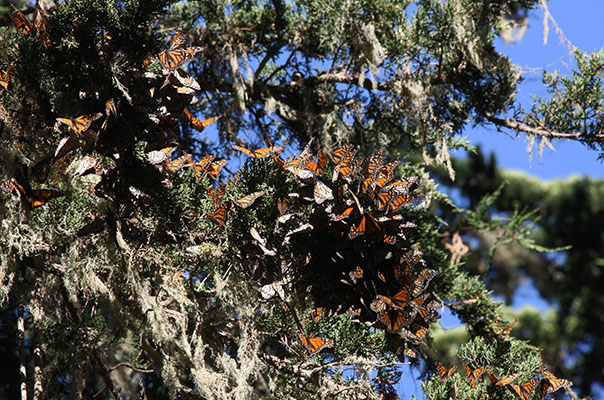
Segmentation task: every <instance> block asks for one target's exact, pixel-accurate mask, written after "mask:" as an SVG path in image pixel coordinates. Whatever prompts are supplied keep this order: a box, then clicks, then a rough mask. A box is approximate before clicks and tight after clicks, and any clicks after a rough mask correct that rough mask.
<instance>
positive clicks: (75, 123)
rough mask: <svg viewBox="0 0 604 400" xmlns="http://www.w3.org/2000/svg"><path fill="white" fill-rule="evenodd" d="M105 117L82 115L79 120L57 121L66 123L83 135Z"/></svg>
mask: <svg viewBox="0 0 604 400" xmlns="http://www.w3.org/2000/svg"><path fill="white" fill-rule="evenodd" d="M102 116H103V114H102V113H96V114H87V115H81V116H79V117H77V118H57V121H59V122H62V123H64V124H65V125H67V126H69V127H70V128H71V129H73V130H74V131H76V132H77V133H83V132H86V131H87V130H88V128H90V125H91V124H92V123H93V122H94V121H96V120H97V119H99V118H101V117H102Z"/></svg>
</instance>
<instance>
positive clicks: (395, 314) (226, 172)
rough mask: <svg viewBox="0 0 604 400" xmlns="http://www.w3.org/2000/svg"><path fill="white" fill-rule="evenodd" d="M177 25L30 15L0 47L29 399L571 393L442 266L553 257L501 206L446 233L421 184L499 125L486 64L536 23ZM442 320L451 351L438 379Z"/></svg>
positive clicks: (163, 11)
mask: <svg viewBox="0 0 604 400" xmlns="http://www.w3.org/2000/svg"><path fill="white" fill-rule="evenodd" d="M172 3H173V2H170V1H159V0H151V1H109V0H104V1H101V0H70V1H66V2H57V3H56V4H54V6H52V7H49V8H45V7H43V6H42V5H41V4H42V2H41V3H40V4H36V5H35V6H33V7H31V9H30V10H26V11H25V13H23V14H19V13H17V12H16V11H12V12H13V17H12V21H11V25H10V27H5V28H3V29H2V31H0V36H1V37H2V39H3V41H2V45H0V60H2V61H1V65H0V69H1V70H2V79H3V84H2V87H3V91H2V93H1V94H0V98H1V102H0V120H1V122H2V127H1V128H2V130H1V131H0V142H1V144H2V145H1V146H0V158H1V159H2V163H1V165H0V179H1V181H2V182H3V183H2V188H3V189H4V190H3V193H1V194H0V195H1V196H2V202H1V203H0V220H1V221H2V222H1V224H2V225H1V226H2V230H1V232H2V235H1V237H0V246H1V249H2V251H1V253H0V277H1V278H2V286H1V291H0V300H1V301H2V303H3V304H4V305H5V307H8V308H9V309H14V308H17V307H20V306H23V307H25V310H26V314H25V316H26V325H25V332H26V335H27V341H26V343H25V345H24V346H21V349H19V350H21V351H22V353H23V355H24V357H23V358H24V359H25V361H23V360H19V361H17V360H13V359H11V360H10V366H11V367H14V366H16V365H17V364H18V363H22V364H25V366H26V367H27V368H26V371H27V376H26V377H23V379H24V381H25V383H26V385H25V387H24V389H22V393H23V390H26V391H28V392H30V393H32V394H33V396H34V397H35V396H37V398H43V397H48V398H53V397H61V396H73V397H76V398H77V397H83V398H112V397H113V398H118V397H126V398H137V397H140V398H166V397H170V398H208V399H210V398H212V399H214V398H224V399H227V398H229V399H230V398H260V397H269V398H273V397H274V398H375V397H378V398H381V399H394V398H397V396H398V395H397V393H396V386H397V383H398V381H399V379H400V376H401V365H402V364H403V363H406V362H409V360H411V362H412V363H414V364H415V365H418V366H419V365H420V364H422V363H420V362H419V360H424V361H425V365H424V367H425V369H426V371H431V372H433V373H434V374H433V376H432V377H428V376H427V377H426V379H425V380H424V383H423V389H424V392H425V394H426V396H427V397H428V398H430V399H446V398H476V399H478V398H481V399H482V398H483V397H485V395H488V396H489V397H495V398H501V399H512V398H515V397H520V398H521V399H523V400H528V399H529V398H531V396H533V397H540V398H545V397H547V396H549V395H550V393H552V392H555V391H557V390H558V389H561V388H567V387H569V386H570V382H568V381H566V380H563V379H562V380H561V379H558V378H556V377H555V376H554V375H553V374H552V373H551V372H548V371H547V370H546V369H545V365H544V361H543V359H541V358H540V356H539V350H538V348H537V347H535V346H534V345H531V344H529V343H527V342H524V341H521V340H518V339H516V338H515V337H514V335H513V334H510V332H509V331H508V330H507V327H508V326H509V323H511V321H506V322H505V323H504V322H503V321H501V322H500V313H501V304H500V303H498V302H496V301H494V300H493V299H492V297H491V293H490V292H489V291H488V290H487V289H486V287H485V283H484V282H483V280H481V279H479V277H477V276H475V275H472V274H471V273H470V272H471V271H469V270H468V268H466V266H465V265H464V263H463V262H460V261H461V258H460V257H462V256H463V255H464V254H463V251H462V249H463V247H459V246H458V247H454V243H453V240H454V239H455V238H459V235H458V230H461V229H462V228H467V229H471V230H473V231H475V232H496V233H497V234H498V235H499V236H498V237H499V238H500V240H498V241H496V243H495V245H494V246H493V251H494V248H495V247H497V246H503V245H506V244H509V243H511V242H513V243H517V244H519V245H522V246H524V247H525V248H528V249H530V250H540V251H541V250H546V248H545V247H542V246H540V245H538V244H536V243H535V240H534V238H533V237H532V236H531V235H532V229H531V228H530V226H529V224H528V222H530V221H532V220H533V219H534V218H533V216H534V214H533V212H532V211H530V210H528V209H527V210H522V211H517V212H516V213H514V214H512V215H511V216H510V217H509V218H507V219H495V218H492V216H491V212H492V210H493V205H494V204H495V203H496V201H497V198H498V196H500V195H501V188H499V189H498V188H497V187H494V188H493V190H492V191H491V192H490V193H486V194H485V193H482V194H480V195H479V196H478V197H477V198H476V203H473V204H472V206H473V207H472V209H470V210H463V209H460V208H458V207H456V206H455V205H454V204H453V202H452V201H451V200H450V199H448V198H447V196H446V195H444V194H443V193H439V192H438V190H437V187H436V181H435V180H434V179H433V178H431V177H430V175H429V173H428V171H427V167H426V165H429V164H435V165H440V166H441V167H443V169H444V170H445V171H446V174H447V175H448V176H449V177H451V178H452V177H453V176H454V175H455V169H454V165H453V163H452V161H451V158H450V155H449V149H450V148H459V147H469V145H468V144H466V143H464V142H463V141H460V140H458V139H457V138H456V137H455V136H456V135H458V134H459V133H460V132H461V130H462V129H463V127H464V125H465V124H466V122H467V121H468V119H473V120H474V121H475V122H478V123H482V122H486V121H491V122H493V123H498V122H501V120H498V119H497V118H498V117H497V116H498V115H500V114H501V113H503V112H505V111H509V110H512V109H513V106H514V102H513V94H514V91H515V83H516V82H517V80H518V76H517V75H516V74H515V73H514V72H513V69H512V65H511V63H510V62H509V60H507V59H505V58H504V57H503V56H501V55H499V54H497V53H496V52H495V51H494V48H493V40H494V37H495V35H496V34H497V32H498V31H499V29H500V28H501V27H502V26H503V25H505V18H504V17H505V11H506V10H509V9H511V8H512V7H516V6H517V5H518V4H520V6H523V7H529V8H530V7H534V6H535V4H536V2H535V1H522V2H516V1H504V2H498V4H497V5H494V4H491V3H490V2H476V1H461V0H459V1H451V2H445V3H442V2H439V1H419V2H414V3H413V4H411V3H412V2H408V1H402V2H398V3H397V2H394V3H392V2H386V1H376V2H369V3H368V2H362V1H353V2H335V3H329V4H326V3H324V2H322V1H299V2H296V3H285V2H282V1H279V0H275V1H272V2H266V3H261V2H258V3H256V2H248V1H237V2H233V3H231V2H224V3H223V2H208V1H196V2H186V3H176V4H172ZM28 11H29V12H28ZM19 22H20V23H21V24H19ZM15 24H16V25H17V29H15ZM19 26H20V28H19ZM551 82H552V84H553V82H554V81H553V80H551ZM556 124H558V125H556V126H559V124H560V123H559V122H556ZM209 125H211V126H212V127H213V128H212V129H214V130H215V131H216V132H217V137H216V140H212V138H211V136H210V135H207V136H204V129H205V128H206V126H209ZM208 130H209V129H208ZM205 132H206V133H207V131H205ZM533 134H535V132H533ZM246 135H247V136H246ZM288 140H289V144H285V142H287V141H288ZM265 143H266V144H265ZM345 143H347V145H345ZM232 144H235V146H231V145H232ZM267 146H268V147H267ZM258 148H260V149H258ZM386 148H387V149H388V150H387V151H386V150H385V149H386ZM254 149H255V150H254ZM240 153H241V154H240ZM388 153H389V155H388ZM418 153H422V155H423V160H424V161H422V162H419V161H416V160H417V157H416V155H417V154H418ZM239 155H243V156H245V159H243V157H239ZM399 159H400V160H399ZM242 160H244V161H243V162H242V163H241V165H239V167H237V161H242ZM229 161H230V162H229ZM431 202H432V204H438V206H439V207H440V211H439V213H436V212H435V209H434V207H430V203H431ZM447 223H448V224H449V225H448V226H447ZM453 228H455V229H453ZM456 233H457V236H456V235H455V234H456ZM456 240H457V239H456ZM461 244H463V242H462V243H461ZM458 245H459V244H458ZM547 245H550V246H560V245H561V244H559V243H548V244H547ZM447 249H448V250H447ZM453 249H455V250H453ZM557 249H558V250H559V249H560V247H558V248H557ZM453 258H454V259H455V261H453ZM445 307H446V308H447V309H448V310H450V311H451V312H452V313H453V314H454V315H456V316H457V317H458V318H459V319H460V320H461V322H462V323H463V324H464V325H465V326H467V335H468V340H467V341H466V342H465V343H463V344H462V345H460V346H459V348H458V349H457V351H456V353H455V356H454V357H453V358H452V359H451V358H450V359H446V356H445V355H444V354H442V353H441V352H439V350H438V346H436V345H437V344H438V343H437V342H438V339H439V337H438V336H439V335H441V336H442V333H440V331H439V330H438V327H437V324H436V322H437V321H438V320H439V319H440V317H441V314H442V313H443V311H444V309H445ZM3 315H4V316H3V317H2V322H3V323H2V329H3V333H4V334H8V335H14V331H13V329H14V328H13V327H10V326H9V327H7V326H8V325H10V323H11V322H12V321H11V317H10V315H8V314H6V313H4V312H3ZM7 324H8V325H7ZM432 332H434V335H432ZM6 343H8V341H5V342H4V345H5V346H8V345H6ZM2 352H3V353H9V350H7V349H5V348H3V350H2ZM441 361H444V362H445V363H446V366H447V370H448V367H451V366H452V365H453V364H455V365H458V368H457V371H455V372H452V373H451V374H450V376H449V374H448V373H447V374H446V375H445V374H444V373H443V372H442V368H441V367H443V365H442V364H438V362H441ZM7 364H8V363H7ZM443 368H444V367H443ZM351 370H352V371H353V372H350V371H351ZM368 371H369V372H368ZM466 371H467V372H466ZM12 373H14V370H13V371H12ZM513 374H514V375H516V374H517V376H515V377H514V378H513V379H512V378H510V379H507V380H506V379H505V377H507V376H510V375H513ZM487 377H488V378H487ZM2 384H3V386H0V390H2V391H3V392H2V394H4V395H6V396H9V395H11V396H12V395H13V394H14V393H16V392H17V386H18V382H15V381H11V380H9V379H8V378H7V379H5V380H4V381H3V382H2ZM531 386H532V387H531Z"/></svg>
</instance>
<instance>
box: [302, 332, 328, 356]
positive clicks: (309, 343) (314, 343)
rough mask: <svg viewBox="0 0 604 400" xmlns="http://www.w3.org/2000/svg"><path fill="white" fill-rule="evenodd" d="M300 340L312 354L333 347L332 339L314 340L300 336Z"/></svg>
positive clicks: (317, 338)
mask: <svg viewBox="0 0 604 400" xmlns="http://www.w3.org/2000/svg"><path fill="white" fill-rule="evenodd" d="M300 340H301V341H302V344H303V345H304V347H306V350H308V351H309V353H311V354H315V353H318V352H320V351H321V350H323V349H325V348H327V347H333V340H331V339H325V338H319V337H316V338H312V337H306V336H304V335H300Z"/></svg>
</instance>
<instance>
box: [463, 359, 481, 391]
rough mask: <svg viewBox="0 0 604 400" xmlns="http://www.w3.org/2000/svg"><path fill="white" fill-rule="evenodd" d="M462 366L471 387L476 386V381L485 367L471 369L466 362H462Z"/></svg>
mask: <svg viewBox="0 0 604 400" xmlns="http://www.w3.org/2000/svg"><path fill="white" fill-rule="evenodd" d="M463 367H464V368H465V370H466V374H467V375H468V382H470V386H471V387H472V389H473V388H475V387H476V381H477V380H478V378H480V376H481V375H482V374H484V372H485V371H486V367H480V368H476V369H475V370H472V369H471V368H470V366H469V365H468V364H464V365H463Z"/></svg>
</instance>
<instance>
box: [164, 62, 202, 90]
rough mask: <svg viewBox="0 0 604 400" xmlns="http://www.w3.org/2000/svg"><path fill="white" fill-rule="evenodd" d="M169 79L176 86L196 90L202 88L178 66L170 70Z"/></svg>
mask: <svg viewBox="0 0 604 400" xmlns="http://www.w3.org/2000/svg"><path fill="white" fill-rule="evenodd" d="M168 80H169V81H170V83H172V84H173V85H175V86H179V87H184V88H188V89H191V90H194V91H198V90H201V86H200V85H199V83H198V82H197V81H196V80H195V79H194V78H193V77H192V76H190V75H189V74H187V73H186V72H185V71H183V70H182V69H181V68H177V69H175V70H174V71H170V74H169V75H168Z"/></svg>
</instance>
